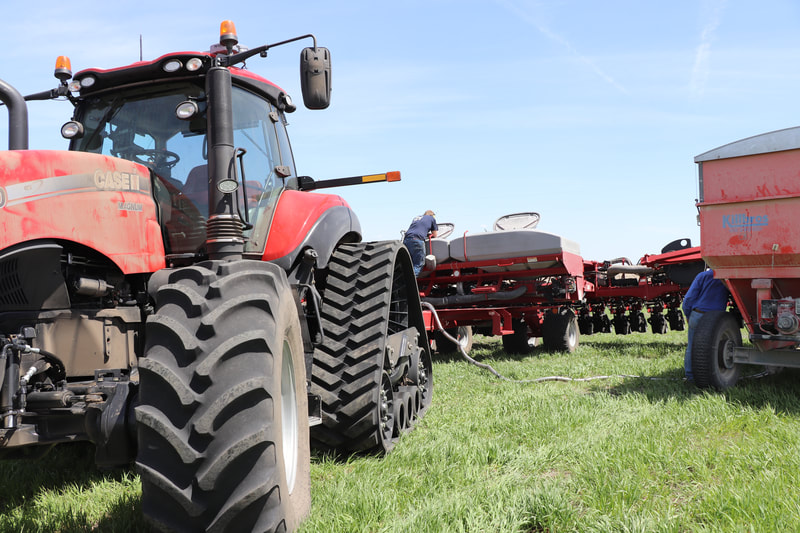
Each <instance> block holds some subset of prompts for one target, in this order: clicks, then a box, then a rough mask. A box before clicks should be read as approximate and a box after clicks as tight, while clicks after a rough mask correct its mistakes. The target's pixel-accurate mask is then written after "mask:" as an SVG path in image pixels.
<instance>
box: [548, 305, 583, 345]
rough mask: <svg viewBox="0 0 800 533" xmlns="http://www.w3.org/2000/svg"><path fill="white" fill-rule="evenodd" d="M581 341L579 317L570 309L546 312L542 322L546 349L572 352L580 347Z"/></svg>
mask: <svg viewBox="0 0 800 533" xmlns="http://www.w3.org/2000/svg"><path fill="white" fill-rule="evenodd" d="M579 341H580V331H579V330H578V318H577V317H576V316H575V313H573V312H572V311H571V310H570V309H562V310H561V311H560V312H558V313H551V312H548V313H546V314H545V317H544V322H543V323H542V344H543V345H544V349H545V350H547V351H549V352H568V353H572V352H574V351H575V349H576V348H577V347H578V343H579Z"/></svg>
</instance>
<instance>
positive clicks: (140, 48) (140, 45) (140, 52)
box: [139, 33, 144, 61]
mask: <svg viewBox="0 0 800 533" xmlns="http://www.w3.org/2000/svg"><path fill="white" fill-rule="evenodd" d="M139 61H144V58H143V57H142V34H141V33H140V34H139Z"/></svg>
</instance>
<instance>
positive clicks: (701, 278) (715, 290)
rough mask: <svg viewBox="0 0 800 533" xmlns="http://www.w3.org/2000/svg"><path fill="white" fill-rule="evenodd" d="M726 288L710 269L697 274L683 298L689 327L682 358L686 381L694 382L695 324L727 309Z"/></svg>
mask: <svg viewBox="0 0 800 533" xmlns="http://www.w3.org/2000/svg"><path fill="white" fill-rule="evenodd" d="M729 296H730V293H729V292H728V288H727V287H726V286H725V284H724V283H722V282H721V281H720V280H718V279H716V278H714V271H713V270H711V269H710V268H709V269H708V270H705V271H703V272H701V273H700V274H698V275H697V276H696V277H695V278H694V281H692V284H691V286H689V290H688V291H687V292H686V295H685V296H684V297H683V314H684V315H686V322H687V323H688V325H689V343H688V344H687V345H686V355H684V358H683V371H684V372H685V373H686V380H687V381H690V382H691V381H694V374H692V338H693V337H694V330H695V329H696V328H697V323H698V322H700V318H701V317H702V316H703V313H705V312H707V311H724V310H725V309H727V308H728V297H729Z"/></svg>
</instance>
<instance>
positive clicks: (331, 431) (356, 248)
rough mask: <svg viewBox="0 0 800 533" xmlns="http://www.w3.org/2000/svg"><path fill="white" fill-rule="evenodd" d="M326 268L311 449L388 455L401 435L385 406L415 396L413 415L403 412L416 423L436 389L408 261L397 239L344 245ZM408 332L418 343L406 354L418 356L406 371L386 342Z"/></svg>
mask: <svg viewBox="0 0 800 533" xmlns="http://www.w3.org/2000/svg"><path fill="white" fill-rule="evenodd" d="M327 270H328V272H327V277H326V278H325V281H324V287H323V294H322V309H321V318H322V327H323V330H324V331H325V340H324V342H323V343H322V345H321V346H319V347H318V348H317V350H316V351H315V353H314V365H313V370H312V381H311V392H312V393H313V394H315V395H318V396H319V397H320V399H321V400H322V424H320V425H317V426H314V427H313V428H312V431H311V440H312V445H313V446H314V447H316V448H319V449H323V450H337V451H340V452H347V453H349V452H358V451H378V452H388V451H390V450H391V449H392V448H393V447H394V445H395V443H396V442H397V438H398V437H397V433H396V432H394V429H393V425H394V424H395V423H396V421H397V420H396V418H395V416H394V413H395V411H394V409H393V407H391V406H389V403H390V402H396V401H400V400H401V399H402V398H407V397H409V395H410V394H411V392H412V391H413V394H414V398H417V397H419V400H418V401H414V402H413V406H414V409H415V412H413V413H405V416H407V417H408V419H409V420H410V421H411V423H413V421H415V420H416V419H418V418H419V417H421V416H422V415H423V414H424V413H425V411H426V410H427V408H428V406H429V405H430V402H431V395H432V391H433V380H432V372H431V371H432V365H431V356H430V346H429V345H428V341H427V336H426V333H425V327H424V321H423V318H422V307H421V305H420V301H419V292H418V290H417V283H416V278H415V277H414V271H413V267H412V265H411V256H410V255H409V254H408V250H407V249H406V248H405V247H404V246H403V245H402V243H400V242H399V241H386V242H376V243H359V244H343V245H340V246H339V247H338V248H337V249H336V250H335V251H334V253H333V254H332V255H331V259H330V262H329V265H328V269H327ZM411 327H415V328H416V332H417V334H416V344H415V345H413V346H411V347H409V348H407V351H408V350H411V351H412V352H414V350H418V351H419V353H416V352H414V354H415V355H414V357H411V361H410V362H409V363H408V369H406V370H404V369H403V365H398V366H397V367H392V364H391V362H390V358H389V354H388V352H389V351H388V350H387V349H386V346H387V338H388V337H389V336H390V335H394V334H397V333H403V332H408V333H412V331H410V330H409V328H411ZM409 340H411V338H409ZM387 376H388V378H387ZM387 379H388V382H387ZM408 429H410V427H409V428H408Z"/></svg>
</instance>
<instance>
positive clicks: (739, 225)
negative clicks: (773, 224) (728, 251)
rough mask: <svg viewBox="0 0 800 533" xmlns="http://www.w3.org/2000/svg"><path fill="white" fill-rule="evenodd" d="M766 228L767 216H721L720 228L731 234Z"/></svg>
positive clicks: (767, 224)
mask: <svg viewBox="0 0 800 533" xmlns="http://www.w3.org/2000/svg"><path fill="white" fill-rule="evenodd" d="M766 226H769V219H768V218H767V215H764V216H757V217H751V216H749V215H746V214H737V215H723V216H722V227H723V228H727V229H728V231H730V232H731V233H745V232H752V231H761V230H762V229H763V228H765V227H766Z"/></svg>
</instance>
